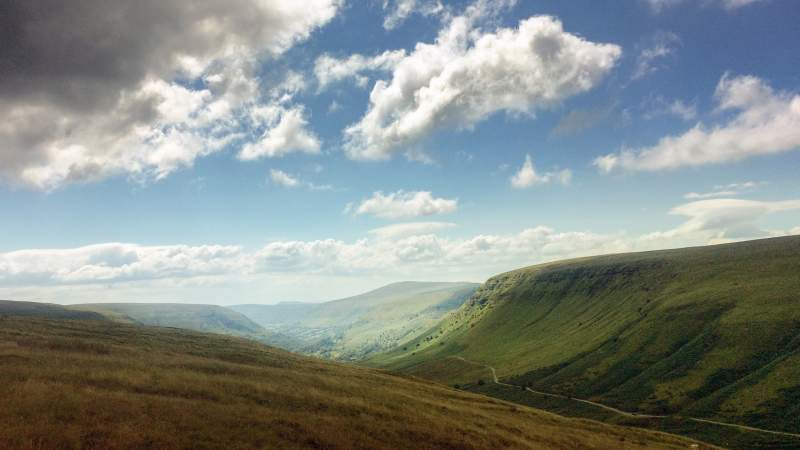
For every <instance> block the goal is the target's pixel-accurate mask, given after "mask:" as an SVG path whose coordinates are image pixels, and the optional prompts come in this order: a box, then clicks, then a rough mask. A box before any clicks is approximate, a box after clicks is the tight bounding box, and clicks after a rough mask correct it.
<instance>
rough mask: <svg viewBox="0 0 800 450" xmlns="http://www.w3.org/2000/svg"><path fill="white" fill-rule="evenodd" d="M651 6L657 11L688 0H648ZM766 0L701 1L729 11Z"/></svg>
mask: <svg viewBox="0 0 800 450" xmlns="http://www.w3.org/2000/svg"><path fill="white" fill-rule="evenodd" d="M646 1H647V3H648V4H649V5H650V7H651V8H652V9H653V11H655V12H661V11H663V10H664V9H667V8H669V7H672V6H676V5H679V4H681V3H684V2H685V1H686V0H646ZM763 1H765V0H703V1H702V2H701V3H703V4H706V5H712V6H720V7H722V8H724V9H726V10H728V11H733V10H736V9H739V8H741V7H744V6H748V5H752V4H754V3H759V2H763Z"/></svg>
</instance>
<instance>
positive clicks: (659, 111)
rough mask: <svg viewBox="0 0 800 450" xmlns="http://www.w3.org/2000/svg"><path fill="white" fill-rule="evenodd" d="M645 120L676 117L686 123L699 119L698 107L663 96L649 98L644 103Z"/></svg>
mask: <svg viewBox="0 0 800 450" xmlns="http://www.w3.org/2000/svg"><path fill="white" fill-rule="evenodd" d="M641 108H642V109H643V110H644V118H645V119H654V118H656V117H660V116H674V117H677V118H679V119H681V120H684V121H686V122H690V121H692V120H694V119H696V118H697V105H696V104H695V103H694V102H692V103H687V102H684V101H683V100H672V101H669V100H667V99H665V98H664V97H661V96H656V97H649V98H647V99H646V100H645V101H643V102H642V106H641Z"/></svg>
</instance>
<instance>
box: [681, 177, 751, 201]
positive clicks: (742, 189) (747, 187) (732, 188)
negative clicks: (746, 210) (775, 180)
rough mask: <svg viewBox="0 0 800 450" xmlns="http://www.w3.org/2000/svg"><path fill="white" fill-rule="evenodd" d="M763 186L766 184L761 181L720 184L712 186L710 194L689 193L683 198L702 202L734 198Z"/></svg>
mask: <svg viewBox="0 0 800 450" xmlns="http://www.w3.org/2000/svg"><path fill="white" fill-rule="evenodd" d="M764 184H766V183H764V182H762V181H745V182H743V183H731V184H720V185H717V186H714V189H713V190H712V191H711V192H706V193H702V194H700V193H697V192H689V193H688V194H686V195H684V196H683V197H684V198H685V199H687V200H704V199H709V198H723V197H735V196H737V195H741V194H744V193H747V192H750V191H752V190H754V189H756V188H757V187H759V186H762V185H764Z"/></svg>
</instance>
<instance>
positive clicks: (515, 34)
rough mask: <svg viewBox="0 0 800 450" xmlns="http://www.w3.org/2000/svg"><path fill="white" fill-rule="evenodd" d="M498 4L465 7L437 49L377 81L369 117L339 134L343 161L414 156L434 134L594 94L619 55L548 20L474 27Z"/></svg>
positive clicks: (426, 48)
mask: <svg viewBox="0 0 800 450" xmlns="http://www.w3.org/2000/svg"><path fill="white" fill-rule="evenodd" d="M502 3H508V2H491V1H480V2H478V3H476V4H474V5H472V6H470V7H468V8H467V10H466V11H465V13H464V14H463V15H460V16H457V17H454V18H452V19H450V20H449V22H448V23H447V25H446V26H445V27H444V28H443V29H442V30H441V31H440V32H439V35H438V37H437V38H436V40H435V42H433V43H418V44H417V45H416V47H415V48H414V49H413V51H411V52H410V53H409V54H408V55H406V56H405V57H404V58H402V59H401V60H400V61H399V62H397V64H396V65H395V67H394V69H393V71H392V73H391V79H390V80H388V81H386V80H379V81H377V82H376V83H375V85H374V87H373V89H372V92H371V94H370V103H369V107H368V110H367V112H366V113H365V115H364V116H363V117H362V118H361V120H360V121H358V122H357V123H355V124H353V125H351V126H349V127H348V128H347V129H346V130H345V144H344V149H345V151H346V153H347V155H348V156H349V157H351V158H354V159H363V160H378V159H386V158H389V157H390V156H391V155H393V154H395V153H398V152H404V153H406V154H408V153H409V152H410V151H414V150H412V149H413V147H414V145H415V144H417V143H419V141H420V140H422V139H423V138H425V137H427V136H428V135H430V134H431V133H433V132H434V131H436V130H440V129H449V128H455V129H469V128H471V127H473V126H474V125H475V124H477V123H479V122H481V121H483V120H485V119H486V118H487V117H489V116H490V115H492V114H494V113H496V112H507V113H510V114H514V115H527V116H532V115H533V114H534V113H535V112H536V111H537V110H541V109H545V108H549V107H552V106H553V105H557V104H559V103H560V102H562V101H563V100H565V99H567V98H569V97H572V96H574V95H577V94H580V93H583V92H586V91H588V90H590V89H592V88H593V87H595V86H596V85H597V84H598V83H599V82H600V81H601V79H602V78H603V77H604V76H605V75H606V74H607V73H608V72H609V71H610V70H611V69H612V68H613V67H614V65H615V64H616V62H617V60H618V59H619V57H620V55H621V49H620V47H618V46H616V45H612V44H599V43H594V42H590V41H588V40H586V39H583V38H581V37H579V36H577V35H574V34H570V33H568V32H566V31H564V28H563V26H562V24H561V22H559V21H558V20H557V19H555V18H553V17H548V16H538V17H531V18H528V19H526V20H523V21H521V22H520V23H519V25H518V27H517V28H513V29H512V28H500V29H496V30H495V31H493V32H486V31H485V30H484V29H482V28H480V27H479V25H480V24H481V23H482V22H483V21H484V20H485V18H486V17H487V15H491V14H492V12H493V11H497V8H501V7H502V6H503V5H502ZM417 153H418V152H417Z"/></svg>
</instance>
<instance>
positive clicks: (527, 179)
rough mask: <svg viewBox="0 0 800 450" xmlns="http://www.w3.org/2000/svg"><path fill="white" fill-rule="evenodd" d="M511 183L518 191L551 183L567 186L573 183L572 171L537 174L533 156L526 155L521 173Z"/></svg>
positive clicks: (511, 179) (515, 175)
mask: <svg viewBox="0 0 800 450" xmlns="http://www.w3.org/2000/svg"><path fill="white" fill-rule="evenodd" d="M510 181H511V186H513V187H514V188H516V189H525V188H529V187H531V186H536V185H542V184H550V183H560V184H563V185H565V186H566V185H568V184H569V183H570V182H571V181H572V171H571V170H569V169H564V170H561V171H557V172H546V173H541V174H540V173H537V172H536V168H535V167H534V166H533V160H532V159H531V155H525V162H524V163H523V164H522V167H520V169H519V171H517V173H516V174H514V175H513V176H512V177H511V178H510Z"/></svg>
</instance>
